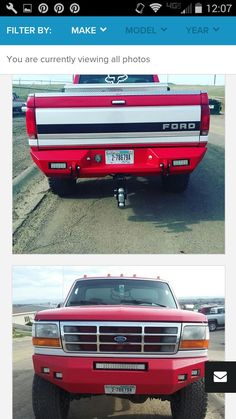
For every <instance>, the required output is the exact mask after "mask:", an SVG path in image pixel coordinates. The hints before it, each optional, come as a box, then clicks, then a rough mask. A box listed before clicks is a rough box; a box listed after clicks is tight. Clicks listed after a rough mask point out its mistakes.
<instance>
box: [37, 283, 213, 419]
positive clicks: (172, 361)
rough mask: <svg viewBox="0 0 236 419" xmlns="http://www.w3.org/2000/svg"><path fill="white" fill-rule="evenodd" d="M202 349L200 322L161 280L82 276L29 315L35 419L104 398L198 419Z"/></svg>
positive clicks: (205, 340)
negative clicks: (51, 304)
mask: <svg viewBox="0 0 236 419" xmlns="http://www.w3.org/2000/svg"><path fill="white" fill-rule="evenodd" d="M208 344H209V329H208V321H207V317H206V316H205V315H204V314H202V313H198V312H191V311H186V310H182V309H180V306H179V304H178V301H177V300H176V297H175V295H174V293H173V291H172V289H171V287H170V285H169V283H168V282H166V281H164V280H162V279H160V278H156V279H150V278H142V277H136V275H134V276H133V277H125V276H124V275H121V276H119V277H118V276H111V275H108V276H107V277H87V276H84V277H83V278H80V279H77V280H76V281H75V282H74V284H73V285H72V287H71V289H70V291H69V293H68V296H67V297H66V299H65V301H64V303H62V304H60V305H59V307H58V308H55V309H50V310H44V311H40V312H38V313H37V314H36V316H35V321H34V324H33V346H34V355H33V365H34V372H35V374H34V379H33V393H32V395H33V410H34V415H35V418H36V419H45V417H47V419H66V418H67V417H68V412H69V407H70V402H71V401H73V400H80V399H82V398H90V397H92V396H93V397H95V396H99V395H107V396H111V397H119V398H121V399H126V400H129V401H131V402H133V403H138V404H140V403H144V402H145V401H147V400H148V399H150V400H152V399H159V400H161V401H168V402H170V407H171V413H172V418H173V419H189V418H190V417H191V418H192V419H204V418H205V416H206V412H207V394H206V392H205V386H204V371H205V362H206V361H207V360H208ZM45 412H47V413H45ZM45 414H46V416H45ZM156 414H157V415H158V412H156ZM78 417H80V415H79V412H78ZM168 417H169V416H168Z"/></svg>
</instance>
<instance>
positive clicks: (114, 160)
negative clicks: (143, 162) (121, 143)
mask: <svg viewBox="0 0 236 419" xmlns="http://www.w3.org/2000/svg"><path fill="white" fill-rule="evenodd" d="M106 164H134V150H106Z"/></svg>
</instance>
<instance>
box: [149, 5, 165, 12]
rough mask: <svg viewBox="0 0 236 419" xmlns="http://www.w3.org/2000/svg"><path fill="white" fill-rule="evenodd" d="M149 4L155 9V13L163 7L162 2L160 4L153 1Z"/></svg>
mask: <svg viewBox="0 0 236 419" xmlns="http://www.w3.org/2000/svg"><path fill="white" fill-rule="evenodd" d="M149 6H150V7H151V9H152V10H153V11H154V13H157V12H158V10H160V8H161V7H162V4H160V3H152V4H150V5H149Z"/></svg>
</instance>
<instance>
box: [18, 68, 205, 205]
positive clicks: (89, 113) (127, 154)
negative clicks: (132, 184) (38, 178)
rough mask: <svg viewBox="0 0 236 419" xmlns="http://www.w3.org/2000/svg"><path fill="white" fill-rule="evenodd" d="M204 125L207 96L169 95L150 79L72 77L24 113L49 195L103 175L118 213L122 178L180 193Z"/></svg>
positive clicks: (33, 99) (201, 145) (199, 152)
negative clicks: (111, 185)
mask: <svg viewBox="0 0 236 419" xmlns="http://www.w3.org/2000/svg"><path fill="white" fill-rule="evenodd" d="M209 121H210V111H209V103H208V95H207V93H206V92H201V91H193V92H186V91H171V90H170V88H169V87H168V86H167V85H165V84H162V83H159V79H158V77H157V76H153V75H81V76H78V75H77V76H75V77H74V82H73V83H71V84H69V85H66V86H65V89H64V92H63V93H35V94H32V95H30V96H29V97H28V100H27V110H26V125H27V132H28V136H29V145H30V149H31V156H32V159H33V160H34V162H35V163H36V164H37V165H38V167H39V169H40V170H42V172H43V173H44V174H45V175H46V176H47V177H48V180H49V185H50V188H51V190H52V192H54V193H56V194H58V195H60V196H64V195H67V194H70V193H72V192H73V191H74V189H75V185H76V181H77V179H79V178H94V177H103V176H108V175H110V176H113V178H114V179H115V181H116V188H115V196H116V198H117V202H118V206H119V207H121V208H122V207H124V206H125V199H126V195H127V193H126V183H125V180H126V177H127V176H150V175H161V177H162V183H163V187H164V188H165V189H166V190H167V191H171V192H183V191H184V190H185V189H186V188H187V186H188V181H189V176H190V173H191V172H192V171H193V170H194V169H195V168H196V166H197V165H198V164H199V162H200V161H201V160H202V158H203V156H204V154H205V152H206V149H207V148H206V146H207V141H208V131H209Z"/></svg>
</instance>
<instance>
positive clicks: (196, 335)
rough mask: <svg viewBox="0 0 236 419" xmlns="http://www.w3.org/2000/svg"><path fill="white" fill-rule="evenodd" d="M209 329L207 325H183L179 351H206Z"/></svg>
mask: <svg viewBox="0 0 236 419" xmlns="http://www.w3.org/2000/svg"><path fill="white" fill-rule="evenodd" d="M208 345H209V329H208V326H207V325H203V324H201V325H184V326H183V331H182V336H181V340H180V347H179V348H180V350H181V349H182V350H184V349H185V350H186V349H207V348H208Z"/></svg>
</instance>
